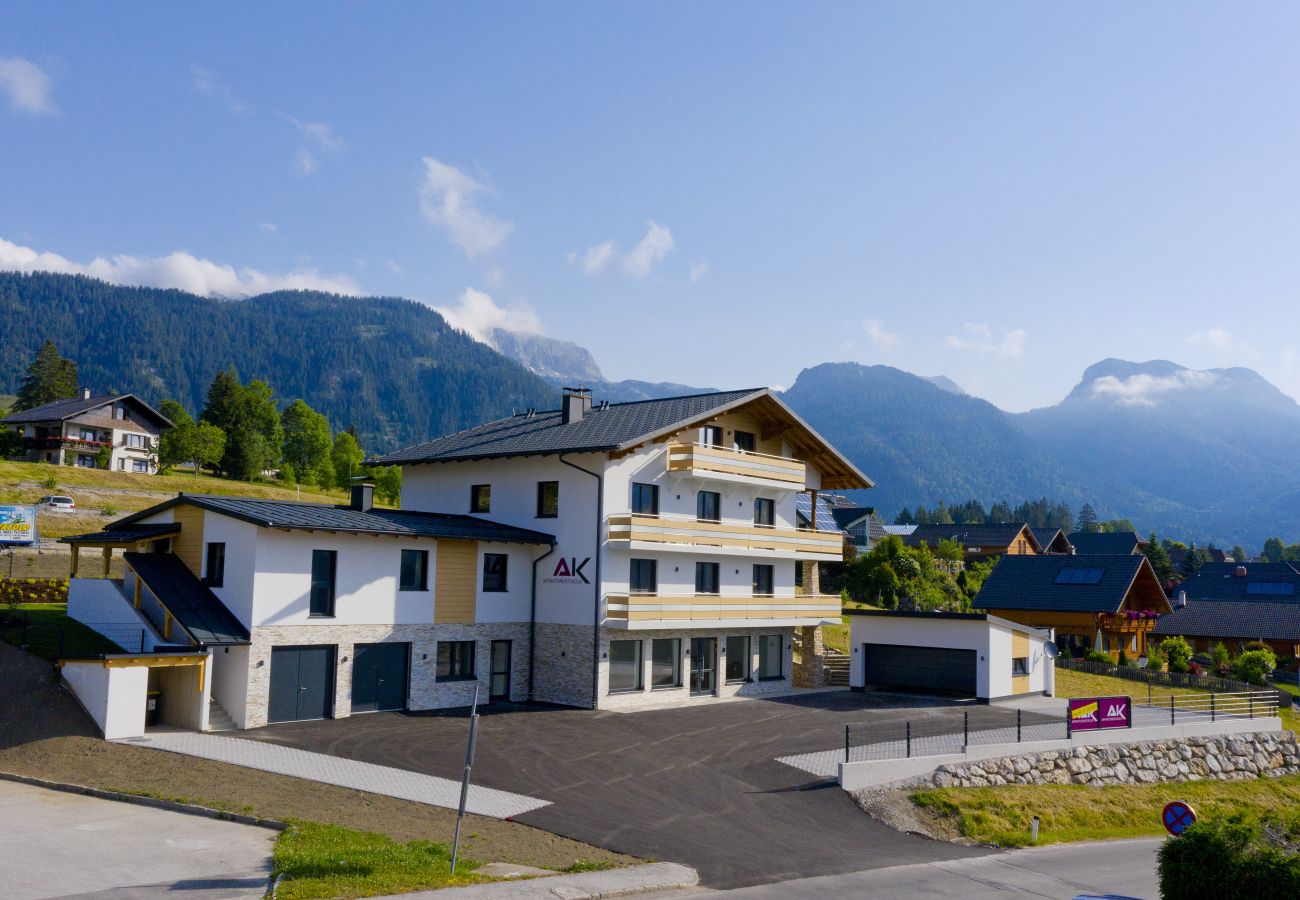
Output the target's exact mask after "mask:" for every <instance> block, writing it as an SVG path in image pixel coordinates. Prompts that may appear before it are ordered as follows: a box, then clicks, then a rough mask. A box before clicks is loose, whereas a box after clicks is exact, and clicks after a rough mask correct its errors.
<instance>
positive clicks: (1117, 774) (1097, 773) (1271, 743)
mask: <svg viewBox="0 0 1300 900" xmlns="http://www.w3.org/2000/svg"><path fill="white" fill-rule="evenodd" d="M1298 772H1300V746H1298V745H1297V743H1296V736H1295V734H1294V733H1293V732H1290V731H1262V732H1255V733H1252V734H1234V735H1229V736H1223V737H1188V738H1178V739H1170V740H1163V741H1140V742H1138V743H1133V744H1110V745H1106V746H1100V747H1075V748H1074V749H1073V750H1059V751H1057V750H1048V751H1045V752H1042V753H1031V754H1027V755H1025V756H1006V757H1002V758H1001V759H986V760H981V761H979V762H971V763H962V764H959V765H947V766H940V767H939V768H938V769H936V770H935V773H934V775H933V776H932V777H931V783H933V784H934V786H935V787H990V786H992V787H997V786H1000V785H1004V784H1092V785H1098V786H1100V785H1104V784H1154V783H1156V782H1166V781H1201V780H1205V779H1217V780H1219V781H1240V780H1244V779H1247V778H1255V777H1257V776H1259V775H1271V776H1274V777H1277V776H1281V775H1293V774H1296V773H1298Z"/></svg>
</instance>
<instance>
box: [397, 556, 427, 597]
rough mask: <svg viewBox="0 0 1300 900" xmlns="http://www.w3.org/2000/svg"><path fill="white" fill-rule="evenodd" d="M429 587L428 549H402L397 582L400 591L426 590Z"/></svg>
mask: <svg viewBox="0 0 1300 900" xmlns="http://www.w3.org/2000/svg"><path fill="white" fill-rule="evenodd" d="M428 589H429V551H428V550H403V551H402V572H401V579H400V581H399V584H398V590H400V591H427V590H428Z"/></svg>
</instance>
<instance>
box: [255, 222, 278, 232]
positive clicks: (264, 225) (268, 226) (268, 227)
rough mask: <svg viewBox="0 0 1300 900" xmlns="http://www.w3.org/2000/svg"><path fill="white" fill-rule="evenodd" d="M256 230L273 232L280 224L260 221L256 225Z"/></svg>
mask: <svg viewBox="0 0 1300 900" xmlns="http://www.w3.org/2000/svg"><path fill="white" fill-rule="evenodd" d="M257 228H258V230H259V231H261V232H262V233H264V234H275V233H276V232H277V231H279V230H280V226H279V225H276V224H275V223H274V222H261V223H259V224H258V226H257Z"/></svg>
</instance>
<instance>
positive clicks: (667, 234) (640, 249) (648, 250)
mask: <svg viewBox="0 0 1300 900" xmlns="http://www.w3.org/2000/svg"><path fill="white" fill-rule="evenodd" d="M646 226H647V228H646V233H645V237H643V238H641V240H640V241H639V242H638V243H637V245H636V246H635V247H633V248H632V251H631V252H630V253H628V255H627V256H625V257H623V271H624V272H625V273H627V274H628V275H631V276H632V277H633V278H645V277H646V276H647V275H649V274H650V270H651V269H653V268H654V266H655V263H657V262H659V260H661V259H663V258H664V257H665V256H667V255H668V251H669V250H671V249H673V233H672V232H671V231H669V230H668V229H667V228H665V227H664V226H662V225H659V224H657V223H655V221H654V220H653V219H651V220H650V221H649V222H647V223H646Z"/></svg>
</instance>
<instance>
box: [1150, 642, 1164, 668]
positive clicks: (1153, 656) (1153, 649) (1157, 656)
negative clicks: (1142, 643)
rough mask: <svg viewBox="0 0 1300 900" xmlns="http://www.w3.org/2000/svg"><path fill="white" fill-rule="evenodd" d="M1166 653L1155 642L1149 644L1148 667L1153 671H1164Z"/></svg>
mask: <svg viewBox="0 0 1300 900" xmlns="http://www.w3.org/2000/svg"><path fill="white" fill-rule="evenodd" d="M1165 662H1166V660H1165V654H1164V653H1163V652H1162V651H1161V649H1160V648H1159V647H1157V646H1156V645H1155V644H1147V668H1148V669H1150V670H1151V671H1152V672H1162V671H1164V668H1165Z"/></svg>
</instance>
